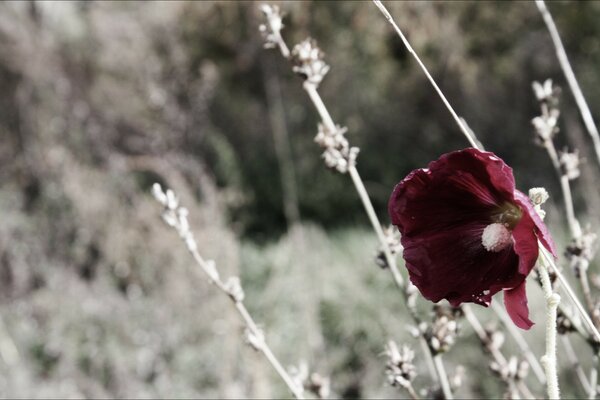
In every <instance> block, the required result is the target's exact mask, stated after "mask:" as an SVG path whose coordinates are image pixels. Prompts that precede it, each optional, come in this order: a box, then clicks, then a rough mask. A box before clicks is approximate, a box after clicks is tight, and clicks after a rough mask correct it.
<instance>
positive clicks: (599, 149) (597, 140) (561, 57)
mask: <svg viewBox="0 0 600 400" xmlns="http://www.w3.org/2000/svg"><path fill="white" fill-rule="evenodd" d="M535 4H536V5H537V8H538V10H539V11H540V13H541V14H542V18H543V19H544V22H545V23H546V27H547V28H548V31H549V32H550V37H551V38H552V43H553V44H554V48H555V49H556V56H557V57H558V62H559V63H560V67H561V68H562V70H563V73H564V74H565V78H567V82H568V83H569V87H570V88H571V92H573V96H574V97H575V102H576V103H577V107H579V112H580V113H581V117H582V119H583V122H584V124H585V127H586V129H587V131H588V133H589V135H590V137H591V138H592V143H593V144H594V150H595V152H596V157H597V158H598V162H600V136H599V135H598V128H596V124H595V123H594V118H592V113H591V111H590V107H589V106H588V104H587V102H586V101H585V97H584V96H583V93H582V92H581V88H580V87H579V83H578V82H577V78H576V77H575V73H574V72H573V68H571V63H570V62H569V58H568V57H567V52H566V51H565V48H564V46H563V44H562V40H561V39H560V35H559V33H558V29H557V28H556V24H555V23H554V19H553V18H552V15H551V14H550V11H548V8H547V7H546V3H544V0H536V1H535Z"/></svg>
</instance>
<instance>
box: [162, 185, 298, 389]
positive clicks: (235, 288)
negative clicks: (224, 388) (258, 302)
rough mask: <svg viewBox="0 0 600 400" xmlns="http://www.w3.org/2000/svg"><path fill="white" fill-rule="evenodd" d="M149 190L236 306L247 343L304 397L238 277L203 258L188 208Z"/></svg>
mask: <svg viewBox="0 0 600 400" xmlns="http://www.w3.org/2000/svg"><path fill="white" fill-rule="evenodd" d="M152 194H153V195H154V198H155V199H156V200H157V201H158V202H159V203H160V204H161V205H162V206H163V207H164V210H163V213H162V218H163V220H164V221H165V223H166V224H167V225H169V226H170V227H172V228H174V229H175V230H176V231H177V233H179V236H180V237H181V239H182V240H183V241H184V242H185V245H186V247H187V249H188V251H189V252H190V253H191V254H192V257H193V258H194V260H195V261H196V263H197V264H198V266H199V267H200V268H201V269H202V271H203V272H204V273H205V274H206V276H207V277H208V280H209V282H210V283H212V284H214V285H215V286H216V287H217V288H218V289H219V290H220V291H221V292H222V293H223V294H225V295H227V297H228V298H229V299H230V300H231V301H232V303H233V305H234V307H235V309H236V310H237V312H238V314H239V316H240V317H241V319H242V322H243V323H244V324H245V325H246V335H247V336H246V338H247V340H248V343H249V344H250V345H251V346H252V347H253V348H254V349H255V350H257V351H260V352H262V353H263V354H264V356H265V357H266V358H267V360H268V361H269V363H270V364H271V366H272V367H273V368H274V369H275V371H277V373H278V374H279V376H280V377H281V379H282V380H283V381H284V382H285V384H286V385H287V386H288V388H289V389H290V391H291V392H292V394H293V395H294V397H295V398H297V399H303V398H304V396H303V394H302V392H303V388H299V387H298V386H297V385H296V383H295V382H294V380H293V379H292V378H291V377H290V375H289V374H288V373H287V372H286V370H285V369H284V368H283V366H282V365H281V363H280V362H279V360H278V359H277V357H275V355H274V354H273V351H272V350H271V348H270V347H269V345H268V344H267V342H266V341H265V337H264V333H263V332H262V330H261V329H260V328H259V327H258V326H257V325H256V322H254V319H253V318H252V316H251V315H250V313H249V312H248V310H247V309H246V306H245V305H244V302H243V301H244V290H243V289H242V286H241V284H240V279H239V278H238V277H231V278H229V279H228V280H227V281H226V282H223V281H222V280H221V278H220V277H219V272H218V271H217V268H216V265H215V262H214V261H212V260H205V259H204V258H202V256H201V255H200V252H199V251H198V244H197V243H196V239H195V238H194V235H193V234H192V232H191V230H190V225H189V222H188V219H187V216H188V210H187V209H186V208H184V207H181V206H180V205H179V200H178V199H177V197H176V196H175V193H174V192H173V191H172V190H171V189H167V191H166V192H164V191H163V189H162V187H161V186H160V185H159V184H158V183H155V184H154V185H153V186H152Z"/></svg>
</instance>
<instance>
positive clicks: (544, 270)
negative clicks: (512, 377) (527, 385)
mask: <svg viewBox="0 0 600 400" xmlns="http://www.w3.org/2000/svg"><path fill="white" fill-rule="evenodd" d="M542 260H544V258H542ZM538 271H539V273H540V278H541V280H542V288H543V290H544V296H545V298H546V309H547V314H546V354H545V355H544V356H543V357H542V364H543V365H544V368H545V370H546V381H547V384H548V386H547V387H548V398H550V399H558V398H560V393H559V389H558V371H557V367H556V316H557V309H558V303H559V302H560V296H559V295H558V294H557V293H554V292H553V291H552V283H551V282H550V275H549V274H548V265H547V264H546V262H542V265H540V266H539V267H538Z"/></svg>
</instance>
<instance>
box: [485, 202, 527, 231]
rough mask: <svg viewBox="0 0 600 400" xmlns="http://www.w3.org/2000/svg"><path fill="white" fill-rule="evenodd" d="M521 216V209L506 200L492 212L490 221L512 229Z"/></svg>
mask: <svg viewBox="0 0 600 400" xmlns="http://www.w3.org/2000/svg"><path fill="white" fill-rule="evenodd" d="M522 216H523V211H521V209H520V208H519V207H518V206H516V205H514V204H512V203H509V202H506V203H504V204H503V205H502V206H500V207H498V208H497V209H496V210H495V212H494V213H493V214H492V221H494V222H497V223H500V224H503V225H504V226H505V227H507V228H508V229H514V228H515V226H517V224H518V223H519V221H520V220H521V217H522Z"/></svg>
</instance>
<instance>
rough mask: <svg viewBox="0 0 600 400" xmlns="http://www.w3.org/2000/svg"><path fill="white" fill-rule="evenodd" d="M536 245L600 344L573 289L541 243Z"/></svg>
mask: <svg viewBox="0 0 600 400" xmlns="http://www.w3.org/2000/svg"><path fill="white" fill-rule="evenodd" d="M538 244H539V247H540V253H541V254H542V258H543V260H544V261H545V262H546V263H547V264H548V265H550V267H552V270H553V271H554V273H555V274H556V276H557V278H558V281H559V282H560V284H561V286H562V288H563V289H564V291H565V292H566V294H567V296H568V297H569V299H570V300H571V302H572V303H573V305H574V306H575V308H576V309H577V311H578V312H579V314H580V315H581V318H582V319H583V322H584V323H585V326H586V328H587V330H588V332H589V333H590V334H591V335H592V336H593V338H594V339H595V340H596V341H599V342H600V332H598V329H597V328H596V326H595V325H594V322H593V321H592V319H591V318H590V316H589V315H588V313H587V312H586V311H585V308H584V307H583V305H582V304H581V302H580V301H579V299H578V298H577V296H576V295H575V293H574V292H573V289H571V286H570V285H569V282H568V281H567V280H566V278H565V277H564V275H563V274H562V272H560V270H559V269H558V267H557V266H556V264H555V263H554V260H553V259H552V255H551V254H549V253H548V250H546V248H545V247H544V246H542V244H541V243H539V242H538Z"/></svg>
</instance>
